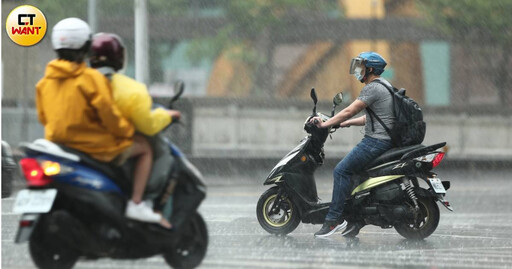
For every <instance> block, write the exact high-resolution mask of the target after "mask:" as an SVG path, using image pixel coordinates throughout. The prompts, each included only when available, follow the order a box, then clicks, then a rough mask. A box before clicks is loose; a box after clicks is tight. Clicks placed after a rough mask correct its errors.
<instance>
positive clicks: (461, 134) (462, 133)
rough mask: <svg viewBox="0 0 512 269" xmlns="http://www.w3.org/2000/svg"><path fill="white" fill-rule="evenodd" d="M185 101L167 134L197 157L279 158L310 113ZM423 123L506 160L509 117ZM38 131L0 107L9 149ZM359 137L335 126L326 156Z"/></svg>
mask: <svg viewBox="0 0 512 269" xmlns="http://www.w3.org/2000/svg"><path fill="white" fill-rule="evenodd" d="M185 103H186V104H187V105H186V107H182V108H180V107H178V108H180V109H183V111H186V112H185V115H184V123H185V125H184V126H181V127H178V126H176V127H172V128H171V129H170V130H169V133H170V134H171V135H172V136H173V140H174V141H175V142H176V144H178V145H183V146H182V149H184V151H185V152H187V153H188V154H189V155H190V156H191V157H198V158H235V159H237V158H238V159H244V158H247V159H254V158H262V159H263V158H279V157H282V156H283V155H284V154H285V153H287V152H288V151H289V150H291V149H292V148H293V147H294V146H295V145H296V144H298V142H299V141H300V140H301V139H302V138H303V137H305V136H306V133H305V132H304V131H303V129H302V127H303V123H304V121H305V119H306V118H307V117H308V115H310V114H311V108H310V107H311V103H310V102H302V101H296V102H295V101H270V102H262V101H260V100H246V101H237V102H233V101H230V100H207V99H198V100H194V99H191V100H188V101H187V102H185ZM255 104H259V105H255ZM329 110H330V104H321V106H320V107H319V108H318V111H322V112H328V111H329ZM425 121H426V122H427V135H426V138H425V141H424V144H434V143H438V142H443V141H446V142H447V143H448V146H449V155H448V156H449V158H450V159H452V160H479V159H483V160H505V161H512V135H511V133H512V116H510V115H508V116H496V115H483V116H468V115H467V114H459V113H448V112H443V113H442V114H437V113H425ZM180 128H181V129H183V130H180ZM184 130H185V131H184ZM43 134H44V132H43V128H42V126H41V125H40V124H39V123H38V122H37V117H36V115H35V111H34V109H28V110H27V113H26V114H25V115H24V113H23V110H22V109H19V108H3V109H2V139H3V140H6V141H7V142H9V143H10V144H11V145H12V146H13V147H16V146H17V145H18V143H19V142H21V141H31V140H34V139H36V138H39V137H43ZM180 134H181V135H180ZM362 137H363V127H351V128H345V129H340V130H338V131H337V132H336V133H334V134H333V135H332V138H333V139H332V140H331V139H328V140H327V143H326V146H325V151H326V156H327V157H328V158H341V157H342V156H344V155H345V154H346V153H347V152H348V151H349V150H350V149H351V148H352V147H353V146H354V145H355V144H356V143H357V142H359V141H360V140H361V138H362ZM190 138H192V140H190ZM185 144H186V145H187V146H185Z"/></svg>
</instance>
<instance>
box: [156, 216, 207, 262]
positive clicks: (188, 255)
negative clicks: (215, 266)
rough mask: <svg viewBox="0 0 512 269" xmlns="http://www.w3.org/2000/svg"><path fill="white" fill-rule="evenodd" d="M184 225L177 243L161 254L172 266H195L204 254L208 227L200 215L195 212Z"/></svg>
mask: <svg viewBox="0 0 512 269" xmlns="http://www.w3.org/2000/svg"><path fill="white" fill-rule="evenodd" d="M186 226H187V228H186V229H185V230H184V231H183V232H182V234H183V235H182V236H181V238H180V241H179V243H178V245H177V246H176V247H174V248H172V249H170V250H168V251H167V252H166V253H164V255H163V256H164V259H165V261H166V262H167V264H169V265H170V266H172V267H173V268H195V267H197V266H199V265H200V264H201V262H202V261H203V259H204V257H205V256H206V249H207V248H208V229H207V228H206V223H205V222H204V220H203V218H202V217H201V215H200V214H199V213H197V212H196V213H195V215H194V216H193V217H192V218H191V219H190V222H189V223H188V224H187V225H186Z"/></svg>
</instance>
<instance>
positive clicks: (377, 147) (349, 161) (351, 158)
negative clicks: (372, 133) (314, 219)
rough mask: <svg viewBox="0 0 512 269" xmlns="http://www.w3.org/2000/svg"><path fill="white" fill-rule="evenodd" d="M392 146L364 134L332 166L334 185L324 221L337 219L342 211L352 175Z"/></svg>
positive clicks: (387, 141) (350, 185) (389, 142)
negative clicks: (345, 154) (359, 140)
mask: <svg viewBox="0 0 512 269" xmlns="http://www.w3.org/2000/svg"><path fill="white" fill-rule="evenodd" d="M391 148H392V144H391V141H390V140H381V139H376V138H372V137H369V136H365V137H364V138H363V140H361V142H359V144H357V145H356V146H355V147H354V148H353V149H352V150H351V151H350V152H349V153H348V154H347V156H345V158H343V160H341V161H340V162H339V163H338V165H336V168H334V172H333V176H334V187H333V190H332V201H331V206H330V207H329V213H327V216H325V220H326V221H332V220H338V219H340V217H341V214H342V213H343V208H344V206H345V198H346V197H347V194H348V193H349V191H350V190H351V187H352V182H351V178H352V175H354V174H355V173H358V172H360V171H361V170H363V169H364V168H365V167H366V166H367V165H368V164H369V163H370V162H371V161H373V160H374V159H375V158H377V157H379V156H380V155H382V154H383V153H384V152H386V151H388V150H389V149H391Z"/></svg>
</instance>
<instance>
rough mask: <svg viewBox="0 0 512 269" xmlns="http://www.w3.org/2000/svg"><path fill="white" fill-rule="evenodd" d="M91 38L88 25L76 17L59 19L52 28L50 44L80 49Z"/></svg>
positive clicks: (59, 47) (55, 46) (57, 46)
mask: <svg viewBox="0 0 512 269" xmlns="http://www.w3.org/2000/svg"><path fill="white" fill-rule="evenodd" d="M91 38H92V32H91V28H89V25H88V24H87V23H86V22H85V21H83V20H81V19H78V18H67V19H63V20H61V21H59V22H58V23H57V24H55V26H54V27H53V30H52V46H53V49H54V50H58V49H76V50H78V49H81V48H82V47H83V46H84V44H85V43H87V41H90V40H91Z"/></svg>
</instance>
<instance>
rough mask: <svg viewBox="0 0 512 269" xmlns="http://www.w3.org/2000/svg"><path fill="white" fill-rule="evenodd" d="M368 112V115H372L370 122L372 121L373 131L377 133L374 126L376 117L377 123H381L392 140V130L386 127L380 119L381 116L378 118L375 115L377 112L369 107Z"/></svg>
mask: <svg viewBox="0 0 512 269" xmlns="http://www.w3.org/2000/svg"><path fill="white" fill-rule="evenodd" d="M366 110H368V114H370V120H371V121H372V131H375V128H374V126H373V118H374V117H375V118H376V119H377V121H378V122H379V123H380V125H382V127H384V130H386V133H388V135H389V137H390V138H392V136H391V130H389V128H388V127H387V126H386V124H384V122H383V121H382V120H381V119H380V118H379V116H377V114H375V112H373V110H372V109H371V108H369V107H367V108H366Z"/></svg>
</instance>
